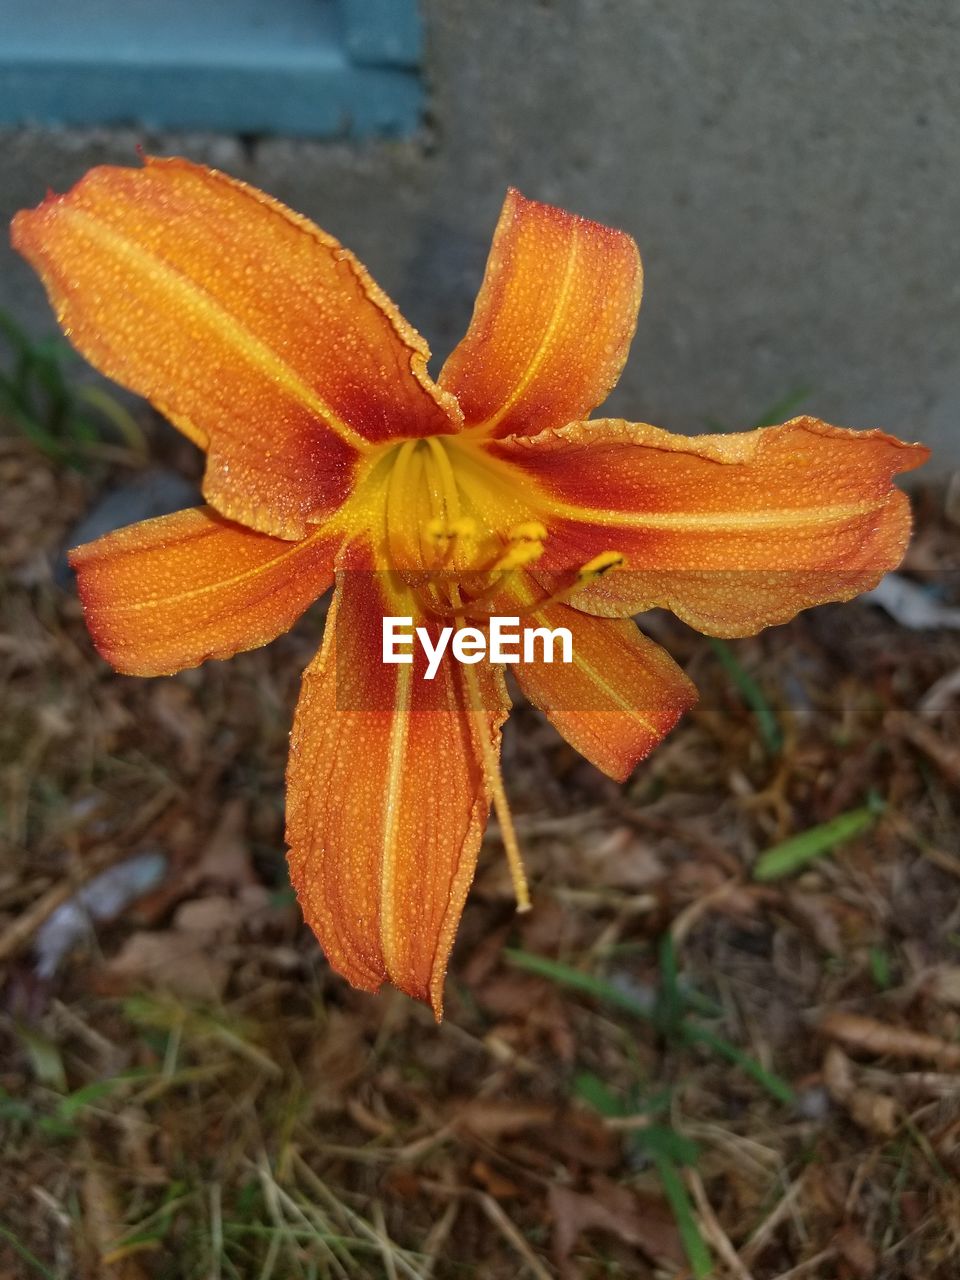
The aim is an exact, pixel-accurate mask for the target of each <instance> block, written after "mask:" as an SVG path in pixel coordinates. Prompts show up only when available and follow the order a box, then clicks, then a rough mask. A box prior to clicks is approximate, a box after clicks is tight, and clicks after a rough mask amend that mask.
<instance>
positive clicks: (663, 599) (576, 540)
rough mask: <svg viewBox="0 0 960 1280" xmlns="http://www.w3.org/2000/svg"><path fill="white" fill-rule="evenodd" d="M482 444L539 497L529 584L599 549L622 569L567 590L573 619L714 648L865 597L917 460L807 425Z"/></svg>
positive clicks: (635, 430)
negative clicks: (664, 614)
mask: <svg viewBox="0 0 960 1280" xmlns="http://www.w3.org/2000/svg"><path fill="white" fill-rule="evenodd" d="M488 447H489V450H490V451H491V453H493V454H494V455H496V456H498V457H499V458H501V459H502V460H509V461H510V463H511V464H512V465H513V466H514V467H517V468H519V469H520V470H521V471H522V472H523V473H524V475H525V476H526V477H527V479H528V481H529V482H530V483H531V485H532V486H533V489H532V495H535V494H536V493H537V491H539V503H540V507H541V512H542V517H541V518H542V519H543V520H544V522H545V523H546V524H547V526H548V528H549V531H550V536H549V538H548V539H547V543H546V551H545V554H544V556H543V559H542V560H541V561H540V563H539V564H538V566H537V568H538V571H539V570H541V569H542V570H544V571H546V572H547V573H548V575H549V573H550V572H551V571H552V573H553V574H554V575H559V576H561V577H562V575H563V574H565V573H566V574H569V573H570V572H571V571H572V570H575V568H576V567H577V566H579V565H582V564H583V563H584V562H586V561H589V560H590V559H591V558H592V557H594V556H596V555H599V554H601V553H603V552H609V551H616V552H620V553H622V555H623V556H624V561H625V566H624V568H622V569H617V570H613V571H611V572H609V573H607V574H606V575H604V576H603V577H602V578H600V579H599V580H598V581H596V582H594V583H593V584H591V585H590V586H588V587H587V588H585V589H584V590H582V591H580V592H578V593H577V595H576V596H575V600H574V603H575V604H576V607H577V608H581V609H585V610H587V611H588V612H592V613H600V614H612V615H620V616H623V615H626V614H631V613H638V612H640V611H641V610H643V609H649V608H653V607H655V606H663V607H665V608H668V609H671V610H672V611H673V612H674V613H676V614H677V615H678V616H679V617H681V618H683V619H684V620H685V621H686V622H689V623H690V624H691V625H692V626H694V627H696V628H697V629H698V630H700V631H703V632H706V633H707V634H712V635H721V636H743V635H751V634H753V633H755V632H757V631H759V630H761V629H762V628H763V627H766V626H770V625H771V624H773V623H779V622H786V621H788V620H789V619H790V618H792V617H793V616H794V615H795V614H796V613H797V612H798V611H799V610H800V609H806V608H809V607H810V606H811V605H814V604H822V603H824V602H826V601H829V600H848V599H850V598H851V597H853V596H855V595H858V594H859V593H860V592H861V591H866V590H868V589H869V588H871V587H873V586H875V585H876V583H877V582H878V581H879V579H880V578H881V577H882V576H883V574H884V573H886V572H887V571H888V570H890V569H892V568H894V567H895V566H896V565H897V564H898V563H899V562H900V560H901V558H902V556H903V553H904V550H905V548H906V545H907V541H908V539H909V535H910V507H909V503H908V501H907V498H906V496H905V495H904V494H903V493H901V492H900V491H899V490H898V489H896V488H895V487H893V485H892V477H893V476H894V475H896V474H897V473H898V472H901V471H909V470H912V469H913V468H914V467H918V466H920V465H921V464H922V463H923V462H924V461H925V460H926V458H927V457H928V453H929V451H928V450H927V449H926V448H924V447H923V446H922V445H916V444H904V443H903V442H902V441H900V440H897V439H895V438H894V437H893V436H889V435H886V434H885V433H884V432H882V431H846V430H843V429H841V428H839V427H831V426H828V425H827V424H826V423H824V422H820V421H818V420H817V419H815V418H795V419H793V420H792V421H791V422H787V423H784V424H783V425H782V426H778V427H767V428H764V429H762V430H758V431H751V432H744V433H741V434H737V435H716V436H695V437H684V436H674V435H670V434H669V433H667V432H666V431H660V430H658V429H657V428H656V427H649V426H646V425H644V424H641V423H626V422H620V421H613V420H608V421H596V422H588V423H572V424H571V425H569V426H568V427H565V428H563V429H561V430H559V431H553V432H544V433H543V434H542V435H541V436H538V437H536V438H534V439H528V438H523V437H518V438H515V439H513V440H506V441H501V442H497V443H491V444H490V445H489V446H488ZM537 501H538V499H537V497H536V496H532V497H531V502H532V504H534V505H535V504H536V503H537Z"/></svg>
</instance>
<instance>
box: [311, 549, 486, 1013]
mask: <svg viewBox="0 0 960 1280" xmlns="http://www.w3.org/2000/svg"><path fill="white" fill-rule="evenodd" d="M397 590H400V588H397ZM389 592H390V588H388V585H387V582H386V577H385V575H382V574H372V573H367V572H364V571H354V570H348V571H346V572H344V573H342V574H340V575H339V578H338V585H337V590H336V593H335V596H334V608H333V611H332V612H331V617H330V619H329V620H328V623H327V632H326V636H325V637H324V644H323V649H322V651H321V653H320V654H319V656H318V658H317V659H316V660H315V661H314V663H313V665H312V666H310V667H309V668H308V669H307V672H306V675H305V676H304V681H303V690H302V693H301V695H300V702H299V705H298V707H297V713H296V720H295V724H294V731H293V737H292V740H291V751H290V763H289V766H288V770H287V843H288V844H289V845H290V852H289V854H288V859H289V864H290V877H291V880H292V882H293V885H294V888H295V889H296V891H297V896H298V898H299V901H300V905H301V908H302V910H303V914H304V917H305V918H306V921H307V923H308V924H309V925H310V927H311V928H312V929H313V931H314V933H315V934H316V935H317V938H318V939H319V941H320V944H321V946H322V947H323V949H324V951H325V952H326V955H327V959H328V960H329V962H330V964H331V965H332V967H333V968H334V969H336V971H337V972H338V973H341V974H343V976H344V977H345V978H347V980H348V981H349V982H351V983H352V984H353V985H354V986H356V987H361V988H364V989H365V990H369V991H375V990H377V988H378V987H379V986H380V984H381V983H382V982H383V981H384V979H389V980H390V981H391V982H393V983H394V984H395V985H396V986H397V987H399V988H400V989H401V990H402V991H405V992H407V994H408V995H411V996H414V997H415V998H416V999H419V1000H427V1001H429V1002H430V1003H431V1004H432V1006H433V1009H434V1012H435V1013H436V1015H437V1017H438V1018H439V1017H440V1015H441V1011H442V1003H443V980H444V975H445V972H446V967H447V959H448V957H449V954H450V948H451V946H452V945H453V938H454V934H455V932H456V928H457V924H458V922H459V920H460V915H461V913H462V911H463V904H464V901H465V899H466V895H467V890H468V889H469V887H470V883H471V881H472V879H473V874H474V869H475V866H476V860H477V852H478V850H479V847H480V839H481V836H482V833H483V828H484V825H485V823H486V819H487V811H488V808H489V789H488V780H487V779H486V778H485V776H484V769H483V765H482V754H481V749H480V740H479V737H478V735H479V734H480V733H483V734H486V735H487V736H488V739H489V742H490V744H491V747H492V749H493V750H494V751H499V745H500V725H501V723H502V722H503V720H504V718H505V717H506V714H507V711H508V709H509V702H508V699H507V697H506V692H505V689H504V686H503V681H502V677H501V676H500V674H499V672H497V671H496V670H495V669H494V668H492V667H489V666H487V665H486V664H483V665H481V666H475V667H469V668H467V667H463V666H460V664H458V663H456V662H455V661H454V662H450V661H444V663H443V664H442V665H441V668H440V670H439V672H438V673H437V675H436V677H435V679H434V680H433V681H427V680H424V679H423V661H422V656H421V655H420V652H419V649H418V650H417V660H416V662H415V664H414V665H403V666H399V665H398V666H391V665H386V664H384V663H383V661H382V653H381V650H382V635H381V619H382V617H383V616H384V614H393V615H395V616H414V617H416V613H415V609H414V608H412V607H411V605H410V603H409V599H410V598H409V596H405V595H399V596H397V597H396V598H394V599H392V600H391V599H390V598H389ZM416 621H417V622H418V623H419V624H420V625H425V624H424V623H423V620H422V619H416ZM431 629H432V630H433V631H434V632H435V630H436V628H431ZM469 672H473V673H476V685H475V686H474V690H473V692H472V691H471V689H470V687H469V685H468V684H467V679H468V676H467V673H469ZM471 707H472V708H475V710H473V711H471V710H470V708H471ZM477 708H479V710H476V709H477Z"/></svg>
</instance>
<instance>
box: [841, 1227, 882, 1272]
mask: <svg viewBox="0 0 960 1280" xmlns="http://www.w3.org/2000/svg"><path fill="white" fill-rule="evenodd" d="M833 1243H834V1245H835V1246H836V1248H837V1251H838V1252H839V1254H840V1256H841V1257H842V1258H843V1260H844V1261H845V1262H846V1264H847V1266H849V1267H850V1269H851V1270H852V1271H853V1273H854V1275H856V1276H858V1277H860V1280H871V1277H873V1276H875V1275H876V1274H877V1254H876V1250H875V1249H874V1247H873V1245H872V1244H871V1243H870V1241H869V1240H867V1238H866V1237H865V1236H864V1234H863V1232H862V1231H860V1230H859V1229H858V1228H857V1227H855V1226H854V1225H853V1223H852V1222H848V1223H845V1224H844V1225H843V1226H842V1227H841V1228H840V1230H839V1231H838V1232H837V1233H836V1235H835V1236H834V1238H833Z"/></svg>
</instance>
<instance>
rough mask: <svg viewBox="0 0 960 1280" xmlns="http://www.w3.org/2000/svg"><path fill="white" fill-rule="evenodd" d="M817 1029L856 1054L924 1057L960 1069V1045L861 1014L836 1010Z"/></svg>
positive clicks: (824, 1018) (821, 1020) (826, 1016)
mask: <svg viewBox="0 0 960 1280" xmlns="http://www.w3.org/2000/svg"><path fill="white" fill-rule="evenodd" d="M818 1030H819V1031H820V1033H821V1034H822V1035H825V1036H829V1037H830V1039H831V1040H838V1041H839V1042H840V1043H841V1044H842V1045H845V1046H846V1047H847V1048H848V1049H851V1050H853V1051H854V1052H860V1053H872V1054H876V1055H877V1056H878V1057H888V1056H889V1057H894V1058H924V1059H926V1060H928V1061H931V1062H936V1063H938V1064H939V1065H940V1066H943V1067H947V1068H957V1067H960V1045H955V1044H948V1043H947V1041H946V1040H939V1039H938V1038H937V1037H936V1036H930V1035H926V1034H925V1033H923V1032H920V1031H911V1030H909V1029H908V1028H906V1027H891V1026H890V1025H889V1024H888V1023H885V1022H877V1021H876V1019H874V1018H866V1017H864V1016H863V1015H862V1014H858V1013H843V1012H842V1011H840V1010H834V1011H833V1012H831V1013H828V1014H826V1015H825V1016H824V1017H822V1018H821V1019H820V1022H819V1023H818Z"/></svg>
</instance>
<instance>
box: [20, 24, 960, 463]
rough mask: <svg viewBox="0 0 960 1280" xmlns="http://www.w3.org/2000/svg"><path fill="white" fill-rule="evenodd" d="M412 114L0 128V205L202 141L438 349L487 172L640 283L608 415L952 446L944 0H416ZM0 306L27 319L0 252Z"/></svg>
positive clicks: (953, 108) (194, 152) (954, 76)
mask: <svg viewBox="0 0 960 1280" xmlns="http://www.w3.org/2000/svg"><path fill="white" fill-rule="evenodd" d="M425 16H426V25H427V35H428V65H427V75H428V78H429V83H430V90H431V109H430V117H429V120H428V121H427V123H426V124H425V127H424V130H423V132H422V134H421V135H420V136H419V137H418V138H416V139H413V140H408V141H405V142H401V143H397V142H392V143H377V144H366V145H364V146H362V147H360V148H356V147H347V146H344V145H340V144H336V145H332V144H320V143H303V142H298V143H293V142H289V141H284V140H280V139H272V140H264V141H261V142H258V143H256V144H254V145H252V146H251V145H249V144H247V145H242V144H241V143H240V142H239V141H237V140H234V139H231V138H210V137H167V136H164V137H159V138H158V137H151V136H149V135H148V136H143V137H141V136H140V135H135V134H134V133H132V132H110V133H106V132H99V133H95V134H94V133H90V134H79V133H66V134H60V135H57V134H53V133H28V132H19V133H8V134H6V135H0V179H2V181H0V213H2V214H3V216H4V217H7V216H9V214H11V213H12V212H13V211H14V210H15V209H16V208H18V207H20V206H21V205H24V204H33V203H35V202H36V201H37V200H38V199H40V198H41V197H42V195H43V193H44V191H45V189H46V188H47V187H48V186H53V187H55V188H58V189H59V188H63V187H65V186H66V185H68V184H69V183H70V182H72V181H73V180H74V179H75V178H77V177H78V176H79V175H80V174H81V173H82V172H83V171H84V170H85V169H86V168H87V167H88V166H89V165H91V164H94V163H100V162H104V161H110V162H116V163H135V162H136V157H135V154H134V145H135V143H136V142H138V141H143V142H144V143H145V145H147V146H148V147H150V148H153V149H155V150H158V151H162V152H171V151H180V152H183V153H185V154H187V155H190V156H191V157H193V158H196V159H198V160H204V161H207V162H210V163H214V164H218V165H221V166H222V167H224V168H225V169H227V170H229V171H230V172H232V173H234V174H236V175H238V176H240V177H243V178H246V179H248V180H250V181H253V182H255V183H257V184H259V185H261V186H263V187H265V188H266V189H268V190H269V191H271V192H273V193H274V194H276V195H278V196H280V197H281V198H283V199H285V200H287V201H288V202H290V203H291V204H293V205H294V206H295V207H296V208H298V209H300V210H302V211H304V212H306V213H308V214H309V215H310V216H312V217H313V218H315V219H316V220H317V221H318V222H320V223H321V224H322V225H323V226H325V227H326V228H328V229H329V230H330V231H332V232H334V233H335V234H336V235H338V236H339V237H340V238H341V239H342V240H344V241H345V242H346V243H347V244H348V245H350V246H351V247H352V248H354V249H355V250H356V251H357V252H358V253H359V254H360V255H361V257H362V258H363V259H364V260H365V261H366V262H367V264H368V266H369V267H370V269H371V270H372V271H373V273H374V275H375V276H376V277H377V278H378V279H379V280H380V282H381V283H382V284H383V285H384V287H385V288H387V289H388V291H390V292H391V293H392V294H393V295H394V296H395V297H396V298H397V300H398V301H399V302H400V304H401V306H402V307H403V308H404V309H405V311H406V312H407V314H408V315H409V317H410V318H411V320H413V322H414V323H415V324H417V326H418V327H419V328H421V329H422V330H423V332H424V333H425V334H426V335H427V337H428V339H429V340H430V342H431V344H432V345H433V348H434V351H435V352H436V353H437V354H438V356H442V355H443V354H444V353H445V352H446V351H447V350H448V349H449V347H450V346H451V345H452V344H453V343H454V342H455V341H456V339H457V337H458V336H459V334H460V333H461V332H462V330H463V328H464V326H465V324H466V322H467V319H468V317H469V313H470V307H471V303H472V298H473V295H474V292H475V290H476V286H477V284H478V282H479V279H480V275H481V272H482V269H483V263H484V258H485V253H486V247H487V243H488V240H489V236H490V232H491V230H492V227H493V224H494V221H495V219H496V215H497V211H498V208H499V205H500V201H501V199H502V197H503V192H504V188H505V187H506V185H507V184H508V183H512V184H514V185H516V186H518V187H519V188H520V189H521V190H522V191H524V192H525V193H526V194H527V195H530V196H534V197H538V198H540V199H545V200H550V201H554V202H556V203H559V204H563V205H565V206H567V207H568V208H571V209H574V210H577V211H578V212H581V213H584V214H586V215H589V216H591V217H596V218H600V219H602V220H604V221H607V222H611V223H613V224H616V225H618V226H621V227H624V228H627V229H628V230H630V231H631V232H632V233H633V234H634V235H635V236H636V238H637V240H638V241H639V243H640V247H641V252H642V254H643V257H644V262H645V268H646V296H645V300H644V306H643V310H642V312H641V319H640V326H639V329H638V333H637V338H636V341H635V345H634V348H633V354H632V356H631V359H630V362H629V365H628V367H627V370H626V373H625V376H624V379H623V381H622V383H621V387H620V388H619V389H618V391H617V392H616V393H615V396H614V398H613V400H611V402H610V408H611V410H612V411H614V412H616V413H620V414H623V415H625V416H628V417H632V418H637V419H644V420H647V421H652V422H656V423H658V424H659V425H662V426H665V427H668V428H670V429H674V430H683V431H695V430H699V429H702V427H703V426H704V424H705V423H706V422H707V421H709V420H714V421H719V422H722V423H724V424H726V425H729V426H731V427H744V426H748V425H750V424H751V423H752V421H753V420H754V419H755V418H756V417H757V416H758V415H760V414H761V413H762V412H764V410H766V409H767V408H768V407H769V406H770V405H771V404H773V403H775V402H777V401H778V400H780V399H781V398H782V397H784V396H787V395H789V394H790V393H792V392H794V391H796V390H798V389H801V388H809V393H808V394H807V395H806V397H805V398H804V399H803V401H802V407H803V409H804V410H805V411H809V412H813V413H816V414H818V415H820V416H821V417H824V418H828V419H830V420H832V421H834V422H838V423H841V424H845V425H851V426H862V427H866V426H878V425H879V426H884V427H887V428H889V429H891V430H893V431H895V432H897V433H899V434H902V435H904V436H906V437H909V438H919V439H924V440H926V441H927V442H928V443H930V444H932V445H933V446H934V447H935V449H936V455H935V456H936V461H937V465H938V467H939V469H940V470H941V472H943V471H946V470H948V469H949V468H950V467H952V466H958V465H960V341H958V340H960V72H958V67H960V7H958V5H957V3H956V0H803V2H802V3H792V4H788V3H771V0H725V2H724V3H723V4H718V3H716V0H427V3H426V4H425ZM0 305H3V306H5V307H8V308H11V309H13V310H14V311H15V312H17V313H18V314H19V315H21V316H23V317H26V318H28V319H29V322H30V323H31V324H32V325H33V326H35V327H36V326H37V325H39V326H40V327H46V326H48V325H49V320H48V319H47V318H46V316H45V314H44V312H43V309H42V300H41V294H40V291H39V288H38V286H37V285H36V283H35V282H34V281H33V280H32V277H31V275H30V273H29V271H28V270H27V269H26V268H25V267H23V266H22V265H21V264H19V263H18V262H14V261H13V259H12V255H9V254H8V256H6V257H4V260H3V263H2V273H0Z"/></svg>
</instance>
